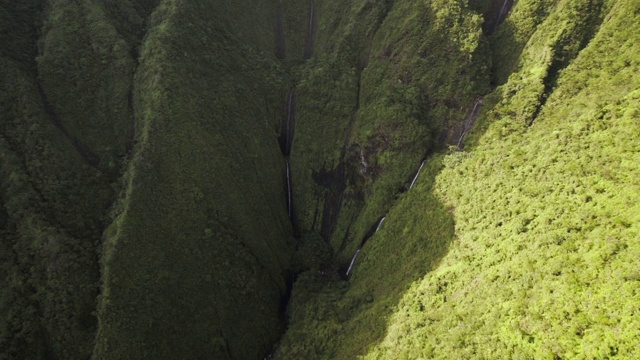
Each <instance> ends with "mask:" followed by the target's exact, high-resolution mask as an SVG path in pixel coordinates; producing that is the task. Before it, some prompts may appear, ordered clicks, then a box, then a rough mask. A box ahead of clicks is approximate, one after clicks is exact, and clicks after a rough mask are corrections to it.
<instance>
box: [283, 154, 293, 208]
mask: <svg viewBox="0 0 640 360" xmlns="http://www.w3.org/2000/svg"><path fill="white" fill-rule="evenodd" d="M285 161H286V163H287V211H288V212H289V218H290V219H291V208H292V207H293V204H291V165H290V164H289V159H288V158H287V159H286V160H285Z"/></svg>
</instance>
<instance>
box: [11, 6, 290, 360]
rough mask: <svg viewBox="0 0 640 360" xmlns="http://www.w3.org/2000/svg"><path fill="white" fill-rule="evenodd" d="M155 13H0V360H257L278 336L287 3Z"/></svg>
mask: <svg viewBox="0 0 640 360" xmlns="http://www.w3.org/2000/svg"><path fill="white" fill-rule="evenodd" d="M158 3H159V2H156V1H145V2H136V3H130V2H127V1H118V2H102V1H90V0H87V1H78V2H46V1H45V2H40V1H32V2H21V3H15V2H12V3H10V2H4V1H3V2H2V12H1V13H0V14H1V15H2V31H3V38H2V41H3V47H2V53H1V54H2V57H1V58H0V61H1V62H2V65H3V66H2V71H0V75H1V76H2V81H1V86H2V91H1V96H0V105H1V107H2V111H1V115H0V116H1V117H2V121H0V129H1V133H0V161H1V162H0V172H1V173H2V187H1V190H2V191H1V193H0V195H1V196H0V198H1V199H2V203H1V204H2V212H0V213H1V214H3V215H2V221H0V225H2V230H1V233H2V235H3V236H2V250H3V253H2V265H1V267H0V270H1V276H0V281H1V285H2V293H1V294H0V309H1V311H0V313H1V314H2V315H1V316H0V349H1V350H0V357H2V358H4V357H8V358H11V359H14V358H29V359H40V358H49V359H52V358H53V359H56V358H61V359H62V358H63V359H86V358H90V357H92V356H93V357H94V358H99V359H116V358H131V357H135V358H141V359H142V358H162V357H164V356H169V357H183V358H189V357H193V358H199V357H201V356H203V355H204V354H211V356H213V357H216V358H247V357H248V358H258V357H260V356H262V355H264V354H266V353H267V352H268V350H269V349H270V348H271V345H272V343H273V342H274V341H275V340H276V339H277V337H278V336H279V333H280V331H281V326H282V322H281V314H280V313H279V307H280V298H281V296H283V294H284V293H285V291H286V286H285V272H286V271H287V270H288V269H289V268H290V258H291V253H292V251H293V244H292V241H291V240H290V238H291V233H292V231H291V226H290V224H289V221H288V219H287V207H286V206H287V205H286V203H285V202H284V197H283V196H282V190H281V189H282V188H283V186H284V182H283V179H282V178H281V176H280V174H282V173H284V171H285V169H284V166H283V164H280V162H279V161H278V159H279V154H278V144H277V137H276V134H277V132H278V130H279V128H280V118H279V114H278V109H277V103H278V101H277V99H278V98H279V95H278V94H279V93H283V92H284V87H283V86H282V85H283V81H282V71H281V70H280V67H279V65H278V64H277V63H276V62H275V61H273V59H272V58H271V56H270V55H265V54H271V52H272V49H273V47H272V46H273V45H272V44H273V38H274V37H273V35H272V34H273V33H272V32H270V31H269V30H270V29H271V26H272V25H273V23H275V20H274V17H273V16H270V15H269V16H265V15H264V14H275V11H274V10H275V7H274V5H273V4H269V3H265V2H254V3H247V4H245V7H244V8H242V7H236V6H233V7H232V6H229V4H226V3H224V2H221V1H218V2H211V3H207V4H194V5H189V4H182V3H178V2H174V1H164V2H162V3H161V4H159V6H158V8H157V9H156V6H157V5H158ZM221 9H224V11H221ZM151 13H153V16H150V14H151ZM239 14H242V15H243V17H244V19H246V21H241V22H238V21H233V22H230V21H228V20H229V19H233V18H239ZM149 16H150V17H149ZM186 19H188V21H185V20H186ZM5 20H6V22H5ZM187 23H188V25H184V24H187ZM5 24H6V28H5ZM5 33H7V34H10V37H7V38H5V37H4V34H5ZM5 41H7V43H6V44H5ZM4 45H6V46H4ZM221 54H222V56H221ZM138 57H140V58H138ZM39 87H40V88H41V89H42V91H39ZM41 94H44V95H45V96H41ZM242 99H244V100H242ZM240 100H242V101H240ZM52 120H53V121H52ZM240 144H241V145H240ZM89 153H92V154H95V157H91V158H90V159H89V160H91V161H87V157H86V156H85V155H86V154H89ZM83 157H84V159H83ZM94 160H95V161H94ZM103 242H104V245H102V243H103ZM4 250H6V251H4ZM100 273H102V276H101V274H100ZM96 299H97V300H96ZM96 308H97V310H96ZM96 333H97V336H96ZM185 339H190V340H185ZM183 340H185V341H183ZM160 343H161V344H162V345H158V344H160ZM171 354H175V356H174V355H171Z"/></svg>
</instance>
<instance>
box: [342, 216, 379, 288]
mask: <svg viewBox="0 0 640 360" xmlns="http://www.w3.org/2000/svg"><path fill="white" fill-rule="evenodd" d="M386 218H387V217H386V216H383V217H382V219H380V221H378V225H377V226H376V230H375V231H374V232H373V234H375V233H377V232H378V230H380V228H381V227H382V224H383V223H384V220H385V219H386ZM371 236H372V235H368V236H365V238H364V240H363V241H362V244H361V245H360V247H359V248H358V250H356V253H355V254H354V255H353V258H351V263H350V264H349V268H348V269H347V273H346V276H349V274H351V269H353V264H355V263H356V258H357V257H358V254H360V251H361V250H362V247H363V246H364V243H365V242H366V241H367V239H368V238H369V237H371Z"/></svg>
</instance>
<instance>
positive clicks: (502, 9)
mask: <svg viewBox="0 0 640 360" xmlns="http://www.w3.org/2000/svg"><path fill="white" fill-rule="evenodd" d="M508 2H509V0H504V2H503V3H502V8H500V13H499V14H498V19H497V20H496V24H495V25H494V27H493V31H492V33H494V32H496V29H498V25H500V19H503V16H504V15H506V13H507V11H506V10H507V3H508ZM503 20H504V19H503Z"/></svg>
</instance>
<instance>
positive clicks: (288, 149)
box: [285, 90, 294, 156]
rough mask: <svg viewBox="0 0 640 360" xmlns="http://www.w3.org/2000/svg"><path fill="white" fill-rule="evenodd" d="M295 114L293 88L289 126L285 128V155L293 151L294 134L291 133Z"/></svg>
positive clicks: (288, 113) (288, 115)
mask: <svg viewBox="0 0 640 360" xmlns="http://www.w3.org/2000/svg"><path fill="white" fill-rule="evenodd" d="M293 116H294V114H293V90H291V91H290V92H289V102H288V104H287V126H286V129H285V155H287V156H288V155H289V154H290V153H291V142H292V141H293V134H292V133H291V128H292V124H291V122H292V121H293Z"/></svg>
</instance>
